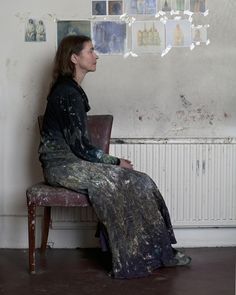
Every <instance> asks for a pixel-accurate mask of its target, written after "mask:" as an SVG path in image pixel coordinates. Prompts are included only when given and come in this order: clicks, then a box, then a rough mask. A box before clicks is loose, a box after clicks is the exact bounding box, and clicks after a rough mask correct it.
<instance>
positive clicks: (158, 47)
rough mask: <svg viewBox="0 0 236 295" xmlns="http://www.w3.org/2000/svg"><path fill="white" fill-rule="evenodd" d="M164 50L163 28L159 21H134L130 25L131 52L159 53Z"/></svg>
mask: <svg viewBox="0 0 236 295" xmlns="http://www.w3.org/2000/svg"><path fill="white" fill-rule="evenodd" d="M164 48H165V26H164V24H163V23H162V22H160V21H136V22H135V23H133V25H132V51H133V52H134V53H137V54H143V53H144V54H146V53H160V52H161V51H162V50H163V49H164Z"/></svg>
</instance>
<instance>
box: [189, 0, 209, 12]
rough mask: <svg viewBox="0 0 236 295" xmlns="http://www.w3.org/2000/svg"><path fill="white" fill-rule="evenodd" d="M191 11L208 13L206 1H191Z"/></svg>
mask: <svg viewBox="0 0 236 295" xmlns="http://www.w3.org/2000/svg"><path fill="white" fill-rule="evenodd" d="M190 11H192V12H194V13H199V12H200V13H204V12H205V11H206V0H190Z"/></svg>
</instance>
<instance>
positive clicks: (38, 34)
mask: <svg viewBox="0 0 236 295" xmlns="http://www.w3.org/2000/svg"><path fill="white" fill-rule="evenodd" d="M25 41H26V42H43V41H46V28H45V25H44V22H43V21H42V20H41V19H40V20H34V19H32V18H30V19H28V21H27V23H26V27H25Z"/></svg>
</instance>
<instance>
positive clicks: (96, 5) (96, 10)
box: [92, 1, 107, 15]
mask: <svg viewBox="0 0 236 295" xmlns="http://www.w3.org/2000/svg"><path fill="white" fill-rule="evenodd" d="M106 14H107V2H106V1H92V15H106Z"/></svg>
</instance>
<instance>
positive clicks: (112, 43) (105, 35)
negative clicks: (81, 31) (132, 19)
mask: <svg viewBox="0 0 236 295" xmlns="http://www.w3.org/2000/svg"><path fill="white" fill-rule="evenodd" d="M92 34H93V42H94V47H95V50H96V51H97V52H98V53H99V54H123V53H124V50H125V46H126V23H124V22H120V21H117V22H116V21H95V22H93V24H92Z"/></svg>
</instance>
